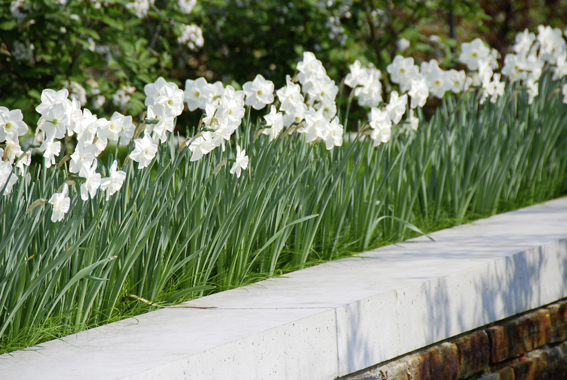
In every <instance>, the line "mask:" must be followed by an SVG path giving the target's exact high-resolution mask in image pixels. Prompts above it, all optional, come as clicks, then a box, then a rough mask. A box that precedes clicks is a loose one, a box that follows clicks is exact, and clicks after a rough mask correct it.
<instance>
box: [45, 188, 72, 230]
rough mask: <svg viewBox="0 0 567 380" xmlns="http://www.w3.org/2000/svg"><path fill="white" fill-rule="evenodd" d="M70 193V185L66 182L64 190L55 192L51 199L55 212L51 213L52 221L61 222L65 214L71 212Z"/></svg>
mask: <svg viewBox="0 0 567 380" xmlns="http://www.w3.org/2000/svg"><path fill="white" fill-rule="evenodd" d="M67 194H69V186H68V185H67V184H66V183H64V184H63V190H62V191H61V192H60V193H55V194H53V195H52V196H51V198H50V199H49V203H50V204H51V205H52V206H53V214H51V221H52V222H60V221H62V220H63V216H65V214H66V213H67V212H69V208H70V206H71V199H70V198H69V197H68V196H67Z"/></svg>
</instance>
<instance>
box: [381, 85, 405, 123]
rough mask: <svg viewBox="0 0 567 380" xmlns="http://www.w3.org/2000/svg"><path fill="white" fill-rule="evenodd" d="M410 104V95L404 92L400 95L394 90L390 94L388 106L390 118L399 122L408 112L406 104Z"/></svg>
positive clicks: (394, 121)
mask: <svg viewBox="0 0 567 380" xmlns="http://www.w3.org/2000/svg"><path fill="white" fill-rule="evenodd" d="M407 104H408V95H407V94H404V95H403V96H399V95H398V92H397V91H392V93H391V94H390V104H388V105H387V106H386V109H387V110H388V114H389V115H390V120H392V122H393V123H394V124H398V123H399V122H400V120H401V119H402V116H404V113H406V105H407Z"/></svg>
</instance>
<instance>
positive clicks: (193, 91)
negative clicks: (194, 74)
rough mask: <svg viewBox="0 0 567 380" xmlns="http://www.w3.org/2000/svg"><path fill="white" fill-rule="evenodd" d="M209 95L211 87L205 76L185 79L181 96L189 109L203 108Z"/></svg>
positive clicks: (208, 99) (209, 97)
mask: <svg viewBox="0 0 567 380" xmlns="http://www.w3.org/2000/svg"><path fill="white" fill-rule="evenodd" d="M210 95H211V89H210V87H209V84H208V83H207V80H206V79H205V78H197V79H196V80H191V79H188V80H187V81H185V91H184V92H183V97H184V100H185V102H186V103H187V107H188V108H189V111H191V112H193V111H195V110H196V109H197V108H200V109H202V110H204V109H205V105H206V104H207V103H208V102H209V101H210V100H211V96H210Z"/></svg>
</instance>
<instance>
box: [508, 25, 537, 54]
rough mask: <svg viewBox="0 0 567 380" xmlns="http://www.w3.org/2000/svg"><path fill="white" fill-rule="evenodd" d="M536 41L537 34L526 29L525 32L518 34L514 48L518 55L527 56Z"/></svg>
mask: <svg viewBox="0 0 567 380" xmlns="http://www.w3.org/2000/svg"><path fill="white" fill-rule="evenodd" d="M534 41H535V34H533V33H530V31H529V30H527V29H525V30H524V31H523V32H520V33H518V34H516V44H514V46H513V47H512V48H513V49H514V52H515V53H516V54H522V55H526V54H527V53H528V52H529V51H530V48H531V47H532V44H533V42H534Z"/></svg>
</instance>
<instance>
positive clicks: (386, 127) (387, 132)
mask: <svg viewBox="0 0 567 380" xmlns="http://www.w3.org/2000/svg"><path fill="white" fill-rule="evenodd" d="M370 128H372V132H371V133H370V138H371V139H372V141H373V143H374V147H377V146H378V145H380V144H381V143H386V142H388V141H390V136H391V135H392V120H390V115H389V112H388V111H387V110H379V109H378V108H372V110H371V113H370Z"/></svg>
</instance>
